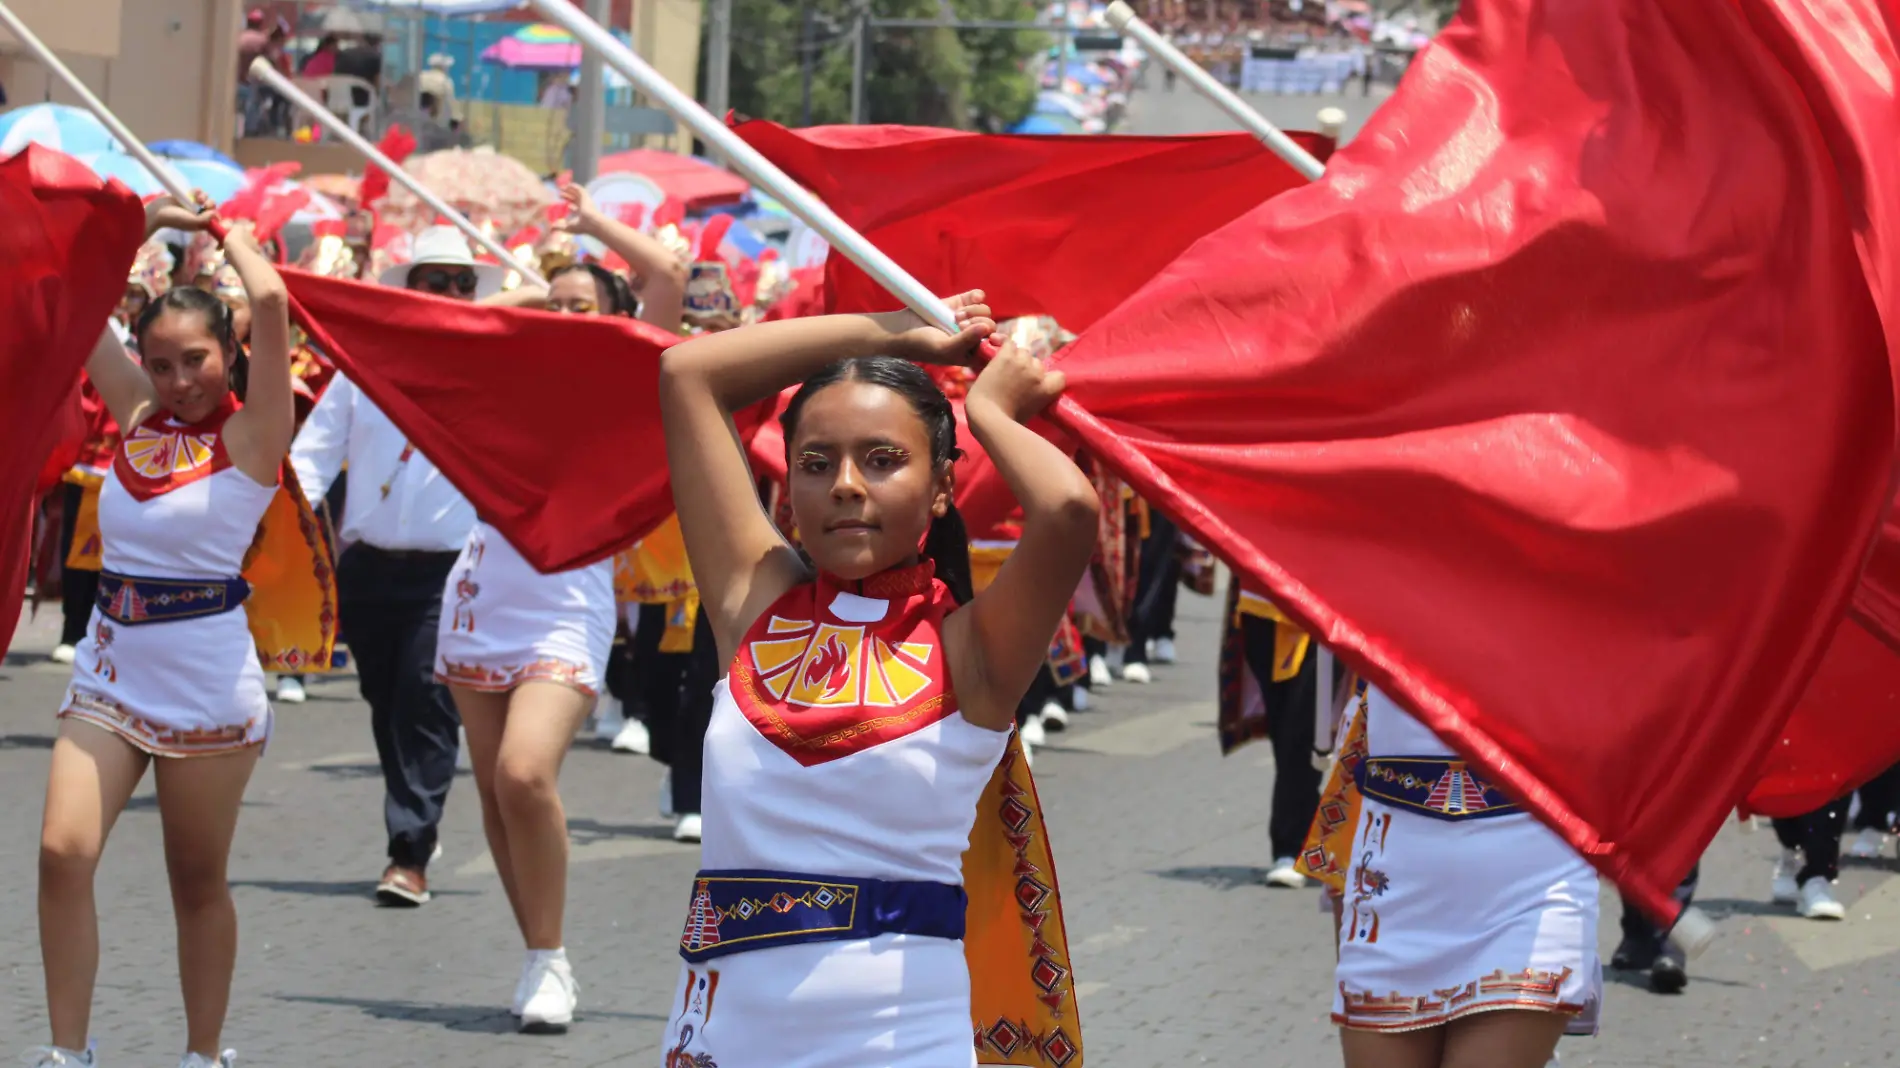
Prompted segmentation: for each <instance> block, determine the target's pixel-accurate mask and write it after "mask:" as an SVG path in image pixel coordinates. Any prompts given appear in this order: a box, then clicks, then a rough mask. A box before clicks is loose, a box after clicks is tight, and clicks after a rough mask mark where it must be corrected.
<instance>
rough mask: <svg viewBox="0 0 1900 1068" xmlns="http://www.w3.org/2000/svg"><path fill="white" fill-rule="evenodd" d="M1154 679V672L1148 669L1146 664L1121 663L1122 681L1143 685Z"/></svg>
mask: <svg viewBox="0 0 1900 1068" xmlns="http://www.w3.org/2000/svg"><path fill="white" fill-rule="evenodd" d="M1154 680H1155V677H1154V673H1153V672H1151V671H1149V670H1148V665H1146V664H1123V665H1122V681H1123V682H1132V683H1135V684H1137V685H1145V684H1147V683H1150V682H1153V681H1154Z"/></svg>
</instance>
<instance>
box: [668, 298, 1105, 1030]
mask: <svg viewBox="0 0 1900 1068" xmlns="http://www.w3.org/2000/svg"><path fill="white" fill-rule="evenodd" d="M950 304H951V307H952V308H954V309H955V314H956V321H957V324H958V326H959V331H958V332H957V333H956V334H955V335H948V334H945V333H944V332H943V331H941V330H938V329H937V328H935V327H932V326H929V325H927V324H925V323H924V322H922V321H921V320H920V319H918V318H917V317H916V316H914V315H912V314H911V313H909V312H898V313H890V314H884V315H835V316H824V317H819V318H812V319H798V320H789V321H781V322H770V323H763V324H759V325H755V326H750V327H745V328H742V329H739V330H733V331H727V332H724V333H719V334H713V335H708V336H705V337H701V338H697V339H694V340H693V341H690V342H687V343H686V344H683V345H679V346H676V347H675V348H673V349H671V350H669V351H668V352H667V353H665V354H664V356H663V357H662V364H661V367H662V370H661V376H660V402H661V406H662V411H663V413H664V417H665V425H666V438H667V452H668V455H669V458H670V461H671V464H672V472H673V486H674V498H675V501H676V502H677V504H678V507H679V513H680V521H681V528H682V530H683V531H684V533H685V538H686V547H687V551H688V553H689V554H690V556H691V558H692V562H693V571H694V574H695V575H696V576H698V577H699V580H700V592H701V596H702V598H703V605H704V608H703V610H704V612H705V613H707V615H708V616H709V617H710V621H711V629H712V632H713V635H714V637H715V640H716V642H717V645H718V649H719V652H720V655H721V657H722V658H723V659H725V661H726V663H727V664H728V665H729V668H728V674H727V676H726V678H725V679H723V680H722V681H721V682H720V683H719V685H718V687H717V689H716V691H715V693H716V706H715V709H714V712H713V717H712V726H711V728H710V730H709V731H708V733H707V737H706V746H705V752H706V783H705V790H706V794H707V799H708V803H707V805H706V811H705V816H706V824H705V839H704V847H703V861H702V863H703V864H704V865H705V868H704V870H702V871H701V872H700V873H699V874H698V876H697V877H696V878H695V880H694V887H693V890H692V893H691V894H690V895H689V901H690V909H689V913H688V916H687V922H686V928H685V931H684V935H683V937H682V939H681V950H680V953H681V956H682V958H684V960H685V965H684V967H683V968H682V970H681V979H680V986H679V993H678V995H677V996H676V998H675V1000H674V1001H673V1003H672V1006H671V1008H670V1012H669V1016H670V1022H669V1024H668V1027H667V1031H666V1049H665V1052H666V1057H667V1060H666V1063H667V1064H675V1063H694V1064H698V1063H717V1064H719V1065H720V1066H721V1068H765V1066H771V1068H818V1066H821V1065H822V1066H824V1068H871V1066H873V1065H875V1066H878V1068H943V1066H946V1065H957V1064H962V1065H969V1064H972V1063H974V1062H975V1060H976V1056H975V1055H974V1054H973V1051H972V1044H971V1036H972V1025H973V1022H974V1023H975V1025H976V1033H977V1034H979V1035H982V1034H984V1033H986V1032H994V1033H999V1034H1003V1035H1005V1038H1006V1040H1007V1041H1004V1042H1003V1044H1004V1045H1007V1046H1008V1047H1009V1048H1010V1049H1015V1048H1016V1045H1017V1044H1018V1043H1019V1042H1021V1041H1033V1042H1035V1043H1036V1044H1037V1045H1038V1046H1039V1047H1040V1048H1046V1049H1047V1050H1049V1051H1050V1055H1051V1056H1052V1057H1053V1058H1054V1060H1053V1063H1064V1062H1071V1061H1073V1062H1076V1063H1079V1055H1080V1048H1079V1037H1078V1036H1077V1034H1076V1029H1077V1022H1076V1021H1075V1019H1074V1017H1073V1010H1074V1002H1073V997H1072V993H1073V991H1072V989H1071V988H1070V986H1069V982H1070V972H1069V970H1068V967H1067V964H1068V962H1067V959H1066V950H1065V948H1064V941H1065V940H1064V938H1063V932H1062V925H1061V919H1060V911H1059V908H1056V907H1055V906H1054V904H1053V900H1054V897H1055V894H1054V883H1053V878H1051V877H1050V876H1051V874H1052V873H1051V872H1050V870H1049V867H1048V866H1047V865H1048V863H1049V862H1048V858H1047V856H1046V853H1044V854H1043V855H1041V856H1039V857H1038V860H1040V861H1042V862H1043V866H1038V867H1033V868H1029V869H1026V870H1030V871H1035V872H1037V873H1039V875H1038V876H1037V877H1026V878H1028V882H1027V883H1021V882H1018V881H1016V880H1014V879H1013V878H1010V877H1009V875H1008V873H1009V872H1011V871H1012V870H1025V869H1019V868H1015V867H1013V866H1012V864H994V863H992V862H993V861H995V860H997V859H999V858H998V857H996V856H995V855H994V854H995V853H996V847H997V846H1000V847H1001V849H1002V850H1003V851H1004V852H1008V851H1010V850H1012V849H1014V848H1019V847H1023V846H1027V847H1029V848H1038V849H1043V850H1046V836H1045V835H1043V834H1042V832H1041V828H1040V826H1037V825H1036V822H1037V821H1035V820H1033V819H1032V817H1033V816H1034V815H1035V811H1036V810H1035V808H1034V807H1033V806H1034V790H1033V787H1030V786H1028V784H1027V779H1026V778H1019V776H1021V775H1022V774H1023V769H1022V767H1021V760H1020V759H1019V758H1018V753H1019V752H1020V750H1019V749H1017V748H1016V747H1014V746H1013V745H1012V744H1011V742H1012V739H1011V736H1010V728H1011V727H1012V725H1013V724H1014V721H1015V716H1016V706H1017V702H1018V701H1019V699H1020V698H1021V697H1022V694H1023V692H1024V691H1025V690H1026V689H1027V688H1028V686H1029V682H1030V679H1031V677H1032V676H1033V675H1034V674H1035V673H1036V672H1038V671H1040V670H1042V669H1043V666H1044V661H1045V659H1046V656H1047V651H1048V648H1049V640H1050V636H1051V635H1052V634H1054V632H1055V629H1056V626H1057V624H1058V623H1059V622H1060V621H1061V619H1062V617H1063V613H1064V611H1065V610H1066V608H1067V607H1068V602H1069V597H1070V595H1071V594H1072V593H1073V592H1074V590H1075V587H1076V582H1077V580H1078V579H1079V578H1080V577H1081V575H1082V571H1083V569H1084V568H1085V567H1086V566H1087V564H1088V550H1089V548H1090V545H1091V539H1092V535H1093V534H1094V531H1095V525H1096V508H1097V503H1096V496H1095V491H1094V488H1093V487H1092V486H1091V485H1090V484H1089V481H1088V479H1086V478H1085V477H1083V475H1082V473H1081V472H1080V471H1079V470H1077V469H1076V467H1075V465H1074V464H1073V463H1071V462H1069V460H1068V458H1067V457H1066V456H1064V455H1063V454H1062V453H1061V452H1060V451H1059V450H1058V449H1057V448H1056V447H1055V446H1053V445H1051V444H1050V443H1048V442H1047V441H1045V440H1043V439H1042V438H1041V437H1040V436H1038V435H1036V434H1035V433H1033V432H1031V431H1029V430H1028V429H1026V428H1025V427H1024V426H1023V425H1022V422H1023V420H1025V419H1028V418H1029V417H1030V416H1032V415H1034V414H1035V413H1036V412H1038V411H1040V410H1041V409H1042V408H1043V407H1044V406H1045V405H1047V404H1049V403H1050V402H1051V401H1052V400H1054V399H1055V397H1056V395H1057V394H1058V393H1060V391H1061V389H1062V385H1063V379H1062V376H1061V375H1060V374H1057V373H1052V372H1050V371H1048V370H1047V369H1046V368H1045V367H1044V366H1043V365H1042V363H1041V362H1040V361H1038V360H1035V359H1033V358H1032V357H1029V356H1027V355H1024V354H1023V353H1021V352H1020V351H1018V350H1017V349H1016V348H1014V347H1013V346H1005V347H1004V348H1003V349H1002V350H1001V352H1000V354H999V355H998V356H997V357H996V358H995V359H994V360H993V361H992V362H991V363H990V365H989V366H988V367H986V368H985V369H984V371H983V373H982V375H981V376H980V377H979V378H978V380H977V382H976V385H975V386H974V387H973V388H972V390H971V392H970V396H969V399H968V403H967V411H968V415H969V422H970V426H971V429H972V431H973V432H974V433H975V435H976V437H977V439H978V440H979V441H980V442H981V443H982V444H983V445H984V446H985V447H986V448H987V449H988V451H989V453H990V456H991V457H992V458H993V459H994V461H995V462H996V464H997V466H998V468H999V469H1000V470H1001V472H1002V473H1003V475H1004V477H1005V478H1006V479H1007V480H1008V482H1009V484H1010V488H1011V489H1012V490H1013V491H1014V493H1015V495H1016V499H1017V500H1018V501H1020V502H1021V504H1022V506H1023V514H1024V520H1023V536H1022V540H1021V542H1020V543H1019V544H1018V546H1017V548H1016V550H1015V552H1014V553H1013V554H1012V555H1011V557H1010V560H1009V562H1008V563H1007V564H1005V565H1004V566H1003V568H1002V570H1001V571H1000V572H999V573H998V574H997V576H996V579H995V581H994V582H993V583H991V585H990V586H989V588H988V589H986V590H985V591H984V592H983V593H982V594H981V595H978V596H976V597H975V598H974V599H972V598H971V595H970V589H969V582H970V571H969V553H968V544H967V539H966V536H965V534H964V530H963V523H962V520H961V519H960V518H959V516H958V515H957V513H956V510H955V508H954V506H953V504H952V503H951V502H952V495H953V491H954V486H953V485H952V482H953V477H954V476H953V464H954V463H955V460H956V457H957V455H958V449H957V445H956V440H955V439H956V432H955V425H956V424H955V420H954V418H953V416H952V412H951V408H950V404H949V401H948V400H946V399H945V398H944V396H943V393H942V392H941V391H940V390H939V389H938V388H937V387H936V386H935V384H934V383H932V382H931V380H930V376H929V375H927V374H926V373H925V372H924V371H923V370H921V369H920V368H918V367H916V366H915V365H913V364H911V363H909V362H907V360H906V359H902V358H894V357H904V358H908V359H917V360H922V361H927V362H931V363H961V362H965V361H968V360H970V359H971V357H972V356H973V354H974V352H975V350H976V349H977V347H978V345H980V344H981V343H982V341H983V339H984V338H986V337H987V336H988V335H989V334H990V333H991V332H992V331H993V330H994V328H995V325H994V323H993V322H992V321H991V319H990V316H989V309H988V308H987V307H986V306H985V305H984V304H983V303H982V294H981V293H980V292H972V293H968V294H964V295H963V296H961V297H957V298H955V299H953V300H952V301H951V302H950ZM880 353H882V354H890V355H877V354H880ZM801 381H802V382H803V385H802V386H801V387H800V389H799V391H798V392H797V394H796V395H795V396H794V397H793V398H792V400H791V401H790V403H789V404H788V406H787V407H786V409H785V413H784V415H783V416H782V417H781V420H780V421H781V424H782V426H783V428H784V436H785V448H786V453H787V461H788V466H789V468H790V471H789V474H788V476H787V482H788V488H789V494H790V498H791V507H792V511H793V513H794V515H795V517H796V524H797V529H798V531H799V535H800V539H801V541H802V542H803V548H802V551H801V550H800V549H795V548H794V547H793V546H792V545H790V544H789V543H787V542H786V541H785V540H784V539H783V538H782V537H781V536H780V534H779V530H778V528H777V527H776V526H775V525H774V524H773V522H772V520H771V519H770V518H769V517H768V516H767V515H766V513H765V511H764V509H763V508H762V507H761V505H760V503H759V497H758V494H757V491H756V487H755V485H754V482H753V479H752V476H751V474H750V472H749V470H748V468H747V464H746V459H745V449H744V446H743V444H742V443H741V441H740V439H739V437H738V435H736V434H735V433H734V430H733V427H734V421H733V420H734V413H736V412H738V411H740V410H742V409H743V408H745V407H747V406H749V405H751V404H754V403H756V402H758V401H760V400H762V399H764V398H766V397H770V396H772V395H774V394H776V393H777V392H779V391H780V390H782V389H784V388H786V387H787V386H789V385H793V384H796V383H799V382H801ZM999 762H1000V765H1001V766H1000V767H999ZM986 783H988V784H990V788H991V789H993V790H994V789H997V788H998V786H997V784H998V783H1004V784H1007V785H1008V787H1009V790H1010V793H1009V797H1010V798H1011V803H1010V804H1007V805H1005V804H1003V803H1002V798H1001V796H998V797H997V798H996V801H997V803H998V805H997V809H991V808H990V807H989V806H988V805H987V804H985V805H982V806H979V803H978V802H979V796H980V795H982V794H983V791H984V790H985V788H986V787H985V784H986ZM998 810H1007V811H1009V812H1012V813H1014V814H1016V818H1017V826H1018V827H1019V829H1020V832H1021V833H1020V834H1019V835H1018V845H1017V846H1011V845H1009V844H1007V839H1005V838H1004V837H1002V836H996V837H994V838H992V837H990V828H989V827H987V825H986V824H987V822H988V820H989V819H991V818H993V816H992V815H991V814H992V813H993V812H994V811H998ZM979 813H983V814H984V821H983V822H979V821H978V816H979ZM973 834H974V836H975V837H974V838H973ZM966 847H967V848H968V855H967V856H966V853H965V851H966ZM1008 859H1009V860H1010V861H1012V862H1020V863H1024V864H1027V863H1029V861H1027V860H1023V859H1022V856H1021V854H1020V853H1019V852H1018V853H1015V854H1014V855H1013V856H1010V857H1009V858H1008ZM999 872H1000V874H1002V875H1003V876H1004V877H1003V878H1001V879H997V881H995V882H994V883H991V882H989V881H987V880H988V879H989V878H990V877H992V875H993V874H995V873H999ZM1038 878H1047V879H1048V883H1049V885H1047V886H1044V885H1043V884H1042V883H1041V882H1038V881H1037V879H1038ZM966 888H967V894H968V896H967V899H966ZM1012 890H1014V892H1015V894H1016V896H1015V898H1014V899H1013V900H1011V899H1007V898H1005V897H1003V896H1002V895H1005V894H1008V893H1010V892H1011V891H1012ZM1031 890H1033V891H1034V893H1031V892H1030V891H1031ZM1024 913H1034V914H1035V915H1034V917H1033V918H1034V922H1035V925H1036V930H1037V931H1038V932H1039V933H1040V938H1041V940H1042V941H1041V942H1040V943H1038V944H1040V945H1042V946H1043V948H1047V949H1049V950H1050V951H1051V952H1050V953H1049V954H1048V958H1050V963H1049V964H1048V966H1047V967H1046V969H1045V972H1044V974H1045V977H1052V983H1051V986H1050V987H1049V988H1048V991H1049V996H1048V1000H1046V1001H1043V1002H1037V1001H1036V1000H1035V999H1034V998H1030V999H1028V1003H1027V1004H1018V1005H1013V1006H1010V1007H1009V1008H1007V1009H1004V1010H1003V1011H1002V1012H1000V1013H999V1014H997V1016H996V1017H995V1021H994V1022H993V1021H992V1019H991V1014H990V1012H989V1011H987V1006H982V1007H979V1003H981V1002H982V1001H983V1000H984V999H985V998H987V997H989V996H990V995H991V994H992V993H994V992H995V991H997V990H1000V989H1004V988H1006V987H1013V986H1015V985H1016V984H1017V983H1019V982H1020V981H1021V980H1022V978H1023V976H1024V975H1025V974H1026V973H1021V972H1019V973H1015V974H1006V973H1001V972H999V973H997V974H991V973H990V971H989V969H991V968H1008V967H1021V968H1025V969H1026V968H1027V967H1029V965H1028V962H1027V961H1026V960H1025V958H1024V951H1025V950H1026V949H1027V947H1028V946H1029V945H1030V933H1029V932H1027V931H1025V930H1023V929H1020V928H1017V927H1016V926H1014V925H1015V924H1016V922H1017V920H1018V917H1019V916H1020V915H1022V914H1024ZM999 916H1006V917H1007V922H1006V923H1003V924H1001V925H998V924H996V923H995V920H996V918H997V917H999ZM966 931H967V934H968V938H967V940H966ZM997 936H1001V937H1003V942H1004V943H1007V941H1008V938H1010V937H1013V938H1014V939H1015V942H1014V945H1015V947H1016V949H1017V955H1016V959H1015V961H1014V962H1013V964H1012V963H1011V962H1010V961H1009V959H1008V956H1007V954H1006V953H1005V952H1004V951H1003V950H1001V949H994V950H993V949H992V943H991V942H989V941H986V939H991V938H994V937H997ZM966 953H967V961H968V963H966ZM974 971H980V972H981V973H982V974H980V975H979V974H973V972H974ZM973 987H974V991H975V993H974V999H973ZM1035 993H1039V994H1040V993H1044V991H1043V990H1036V991H1035ZM794 1005H796V1011H791V1010H792V1009H793V1007H794ZM1021 1053H1022V1051H1018V1057H1020V1056H1021ZM1058 1054H1059V1056H1058ZM1007 1063H1021V1062H1020V1060H1015V1061H1010V1062H1007Z"/></svg>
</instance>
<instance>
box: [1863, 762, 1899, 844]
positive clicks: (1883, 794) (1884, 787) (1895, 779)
mask: <svg viewBox="0 0 1900 1068" xmlns="http://www.w3.org/2000/svg"><path fill="white" fill-rule="evenodd" d="M1896 813H1900V764H1895V765H1894V766H1893V767H1891V768H1888V769H1887V770H1886V771H1883V772H1881V773H1880V774H1879V775H1876V776H1874V777H1873V778H1872V779H1870V780H1868V782H1867V784H1866V785H1864V786H1862V787H1861V788H1860V812H1859V813H1858V814H1856V815H1855V816H1854V829H1855V830H1857V831H1864V830H1866V829H1868V828H1869V827H1871V828H1873V829H1874V830H1877V831H1887V832H1891V831H1892V830H1893V828H1894V816H1895V814H1896Z"/></svg>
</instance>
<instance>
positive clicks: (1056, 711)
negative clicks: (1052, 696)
mask: <svg viewBox="0 0 1900 1068" xmlns="http://www.w3.org/2000/svg"><path fill="white" fill-rule="evenodd" d="M1042 726H1043V729H1044V730H1051V731H1065V730H1068V729H1069V710H1068V709H1066V708H1063V707H1062V703H1061V702H1060V701H1049V702H1047V703H1045V704H1044V705H1043V706H1042Z"/></svg>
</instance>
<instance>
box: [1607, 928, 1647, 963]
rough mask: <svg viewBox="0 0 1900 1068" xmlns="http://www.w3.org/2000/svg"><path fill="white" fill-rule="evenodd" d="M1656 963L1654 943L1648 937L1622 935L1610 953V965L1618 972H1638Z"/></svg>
mask: <svg viewBox="0 0 1900 1068" xmlns="http://www.w3.org/2000/svg"><path fill="white" fill-rule="evenodd" d="M1654 963H1656V943H1655V942H1654V941H1652V940H1650V939H1648V938H1636V937H1634V936H1628V935H1626V936H1624V938H1623V941H1621V942H1618V943H1617V944H1616V952H1615V953H1612V954H1610V967H1611V968H1613V969H1615V970H1617V971H1619V972H1640V971H1643V970H1644V969H1646V968H1648V967H1649V966H1650V965H1652V964H1654Z"/></svg>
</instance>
